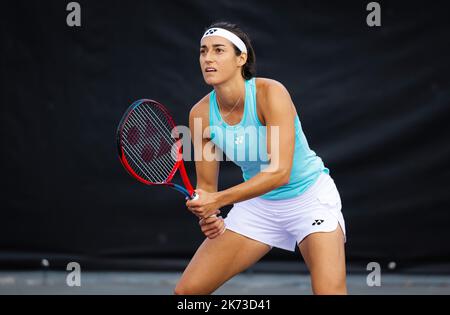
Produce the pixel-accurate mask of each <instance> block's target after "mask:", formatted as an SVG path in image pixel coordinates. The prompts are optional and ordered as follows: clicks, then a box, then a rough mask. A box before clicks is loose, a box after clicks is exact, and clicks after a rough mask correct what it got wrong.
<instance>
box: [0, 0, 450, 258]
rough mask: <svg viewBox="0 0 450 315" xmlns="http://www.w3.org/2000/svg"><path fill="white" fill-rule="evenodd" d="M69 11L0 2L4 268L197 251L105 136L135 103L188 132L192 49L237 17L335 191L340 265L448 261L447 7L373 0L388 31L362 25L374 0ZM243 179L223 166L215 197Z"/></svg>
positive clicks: (176, 200)
mask: <svg viewBox="0 0 450 315" xmlns="http://www.w3.org/2000/svg"><path fill="white" fill-rule="evenodd" d="M68 2H69V1H61V0H59V1H6V2H3V3H2V8H1V23H2V30H1V32H2V33H1V34H2V35H1V41H0V43H1V70H0V73H1V83H2V84H1V139H2V154H1V161H2V163H1V178H2V180H1V181H0V185H1V195H2V210H1V212H0V222H1V227H0V258H1V259H0V262H1V263H2V265H3V266H6V265H7V266H15V267H20V266H24V265H25V264H27V263H29V262H30V261H34V260H35V259H36V258H37V257H48V258H51V259H57V258H58V257H59V258H62V259H67V260H74V259H76V258H79V259H84V260H86V261H89V260H90V259H91V260H92V259H100V261H102V262H103V264H104V265H107V264H108V262H111V261H114V260H117V259H119V258H127V259H130V261H133V260H135V261H139V260H142V259H144V260H145V259H149V258H161V257H164V258H171V257H178V258H190V257H191V256H192V254H193V253H194V251H195V249H196V248H197V247H198V245H199V244H200V243H201V241H202V240H203V236H202V234H201V231H200V229H199V227H198V225H197V223H196V219H195V217H193V216H192V215H191V214H190V213H189V212H188V211H187V210H186V208H185V206H184V200H183V198H181V196H178V195H177V194H176V193H174V192H173V191H171V190H168V189H165V188H148V187H146V186H144V185H142V184H139V183H137V182H135V181H134V180H133V179H132V178H131V177H130V176H128V175H127V174H126V173H125V171H124V170H123V169H122V167H121V165H120V163H119V161H118V159H117V157H116V147H115V138H114V136H115V128H116V125H117V123H118V121H119V119H120V117H121V114H122V113H123V111H124V110H125V109H126V107H127V106H128V105H129V104H130V103H131V102H132V101H134V100H136V99H138V98H144V97H147V98H154V99H157V100H160V101H161V102H162V103H164V104H166V105H167V106H168V107H170V109H171V110H172V112H173V113H174V114H175V120H176V121H177V123H178V124H182V125H187V122H188V111H189V109H190V107H191V106H192V105H193V104H195V102H197V101H198V100H199V99H200V98H201V97H202V96H203V95H205V94H206V93H208V92H209V91H210V87H209V86H207V85H206V84H205V83H204V81H203V79H202V76H201V73H200V70H199V65H198V43H199V39H200V36H201V34H202V32H203V30H204V27H206V26H207V25H209V24H210V23H211V22H213V21H215V20H229V21H232V22H236V23H238V24H240V25H241V27H242V28H243V29H244V30H246V31H247V32H248V33H249V34H250V36H251V38H252V41H253V45H254V48H255V50H256V55H257V67H258V76H263V77H270V78H274V79H276V80H279V81H281V82H282V83H283V84H284V85H285V86H286V87H287V88H288V90H289V91H290V93H291V96H292V98H293V100H294V102H295V105H296V107H297V110H298V112H299V115H300V119H301V121H302V124H303V128H304V131H305V134H306V136H307V138H308V141H309V143H310V146H311V147H312V149H313V150H315V151H316V152H317V154H318V155H319V156H321V157H322V159H323V160H324V162H325V164H326V166H327V167H329V168H330V170H331V175H332V176H333V178H334V179H335V182H336V184H337V185H338V188H339V190H340V193H341V197H342V202H343V211H344V215H345V218H346V224H347V232H348V235H347V236H348V242H347V257H348V260H349V261H362V262H369V261H379V262H383V261H386V262H387V261H396V262H397V264H398V265H399V266H414V265H417V264H419V263H425V262H450V229H449V223H450V207H449V206H450V198H449V191H450V184H449V175H450V174H449V170H448V167H447V165H446V163H448V161H449V158H450V146H449V144H448V141H449V139H448V138H449V137H448V136H449V122H448V118H449V117H450V106H449V105H450V104H449V99H450V92H449V77H448V75H449V70H450V66H449V65H450V62H449V59H448V58H449V56H450V45H449V40H448V36H449V35H448V34H449V31H450V26H449V22H448V21H449V19H448V12H449V11H448V10H447V8H446V7H445V6H444V2H432V3H430V2H421V3H413V2H411V1H404V2H397V1H396V2H395V3H393V1H390V2H387V1H380V2H379V3H380V4H381V14H382V16H381V17H382V19H381V22H382V25H381V27H368V26H367V24H366V16H367V14H368V12H367V11H366V5H367V3H368V2H369V1H367V2H366V1H348V2H344V1H303V2H299V1H256V0H255V1H231V0H216V1H144V0H142V1H79V3H80V5H81V12H82V16H81V22H82V26H81V27H72V28H71V27H68V26H67V25H66V16H67V14H68V12H67V11H66V5H67V3H68ZM187 167H188V171H189V174H190V175H191V176H192V177H193V178H195V173H194V166H193V163H192V162H191V163H187ZM240 180H241V175H240V171H239V169H238V168H237V167H235V166H234V165H232V164H231V163H229V162H227V163H224V164H223V165H222V166H221V173H220V186H221V187H220V188H226V187H229V186H230V185H233V184H237V183H239V182H240ZM227 209H229V208H227ZM225 210H226V209H225ZM225 213H226V211H225ZM264 259H269V260H270V259H282V260H294V259H298V255H297V254H295V255H294V254H292V253H289V252H285V251H281V250H277V249H275V250H273V251H272V252H271V253H270V254H269V255H268V256H267V257H266V258H264ZM132 266H133V264H132V263H130V264H129V265H127V266H124V267H132Z"/></svg>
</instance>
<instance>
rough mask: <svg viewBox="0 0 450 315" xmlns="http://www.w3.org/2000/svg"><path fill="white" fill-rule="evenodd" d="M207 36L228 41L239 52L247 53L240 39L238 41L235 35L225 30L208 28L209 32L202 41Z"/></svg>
mask: <svg viewBox="0 0 450 315" xmlns="http://www.w3.org/2000/svg"><path fill="white" fill-rule="evenodd" d="M208 36H220V37H223V38H225V39H228V40H229V41H230V42H232V43H233V44H235V45H236V47H237V48H239V50H240V51H241V52H244V53H247V47H245V44H244V42H243V41H242V39H240V38H239V37H238V36H237V35H236V34H234V33H232V32H230V31H228V30H226V29H223V28H218V27H214V28H210V29H209V30H207V31H206V32H205V34H204V35H203V37H202V39H203V38H205V37H208Z"/></svg>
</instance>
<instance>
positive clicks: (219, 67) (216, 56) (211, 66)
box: [200, 36, 247, 85]
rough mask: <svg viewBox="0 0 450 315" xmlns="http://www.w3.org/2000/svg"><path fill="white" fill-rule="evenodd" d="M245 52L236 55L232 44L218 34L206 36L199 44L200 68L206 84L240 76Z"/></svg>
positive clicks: (218, 82) (215, 83) (214, 83)
mask: <svg viewBox="0 0 450 315" xmlns="http://www.w3.org/2000/svg"><path fill="white" fill-rule="evenodd" d="M246 58H247V57H246V54H245V53H244V54H241V55H240V56H236V54H235V50H234V46H233V44H232V43H231V42H230V41H229V40H227V39H225V38H223V37H220V36H208V37H205V38H203V39H202V41H201V44H200V68H201V70H202V74H203V78H204V80H205V82H206V84H209V85H217V84H220V83H222V82H225V81H227V80H229V79H230V78H233V77H234V76H236V75H239V76H241V67H242V66H243V65H244V64H245V61H246Z"/></svg>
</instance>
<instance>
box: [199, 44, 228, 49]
mask: <svg viewBox="0 0 450 315" xmlns="http://www.w3.org/2000/svg"><path fill="white" fill-rule="evenodd" d="M212 46H213V47H220V46H224V47H225V45H224V44H214V45H212ZM200 48H208V47H206V45H201V46H200Z"/></svg>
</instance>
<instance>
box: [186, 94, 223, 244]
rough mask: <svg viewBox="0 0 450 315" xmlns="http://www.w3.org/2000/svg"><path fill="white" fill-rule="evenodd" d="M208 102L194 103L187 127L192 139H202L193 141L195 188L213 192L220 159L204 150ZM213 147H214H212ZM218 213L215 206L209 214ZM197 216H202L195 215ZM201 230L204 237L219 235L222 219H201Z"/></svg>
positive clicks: (221, 228)
mask: <svg viewBox="0 0 450 315" xmlns="http://www.w3.org/2000/svg"><path fill="white" fill-rule="evenodd" d="M208 106H209V104H205V102H204V101H203V102H202V101H200V102H199V103H198V104H196V105H195V106H194V107H193V108H192V109H191V111H190V113H189V129H190V130H191V137H192V139H193V140H194V139H202V142H201V146H200V145H198V144H196V143H195V141H193V143H194V156H195V157H199V158H195V172H196V175H197V184H196V187H197V190H201V191H204V192H209V193H214V192H217V189H218V178H219V165H220V161H219V160H217V159H214V158H213V156H212V154H213V153H214V151H213V152H210V151H208V150H205V145H206V144H207V143H208V142H209V139H208V138H205V137H203V135H204V131H205V128H206V127H207V126H208V125H209V122H208V120H209V117H208V115H207V113H208V108H209V107H208ZM200 122H201V125H202V128H201V129H200V130H199V128H195V126H194V125H195V123H200ZM199 131H201V133H202V134H201V135H197V134H195V132H199ZM213 149H215V147H214V148H213ZM218 214H220V210H219V208H216V209H215V211H213V212H212V213H211V214H209V215H208V216H210V215H218ZM196 215H197V214H196ZM197 216H198V217H199V218H203V216H199V215H197ZM199 224H200V227H201V230H202V232H203V234H205V236H206V237H208V238H210V239H213V238H215V237H217V236H218V235H220V234H221V233H222V232H223V229H224V221H223V219H222V217H211V218H207V219H202V220H200V221H199Z"/></svg>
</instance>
